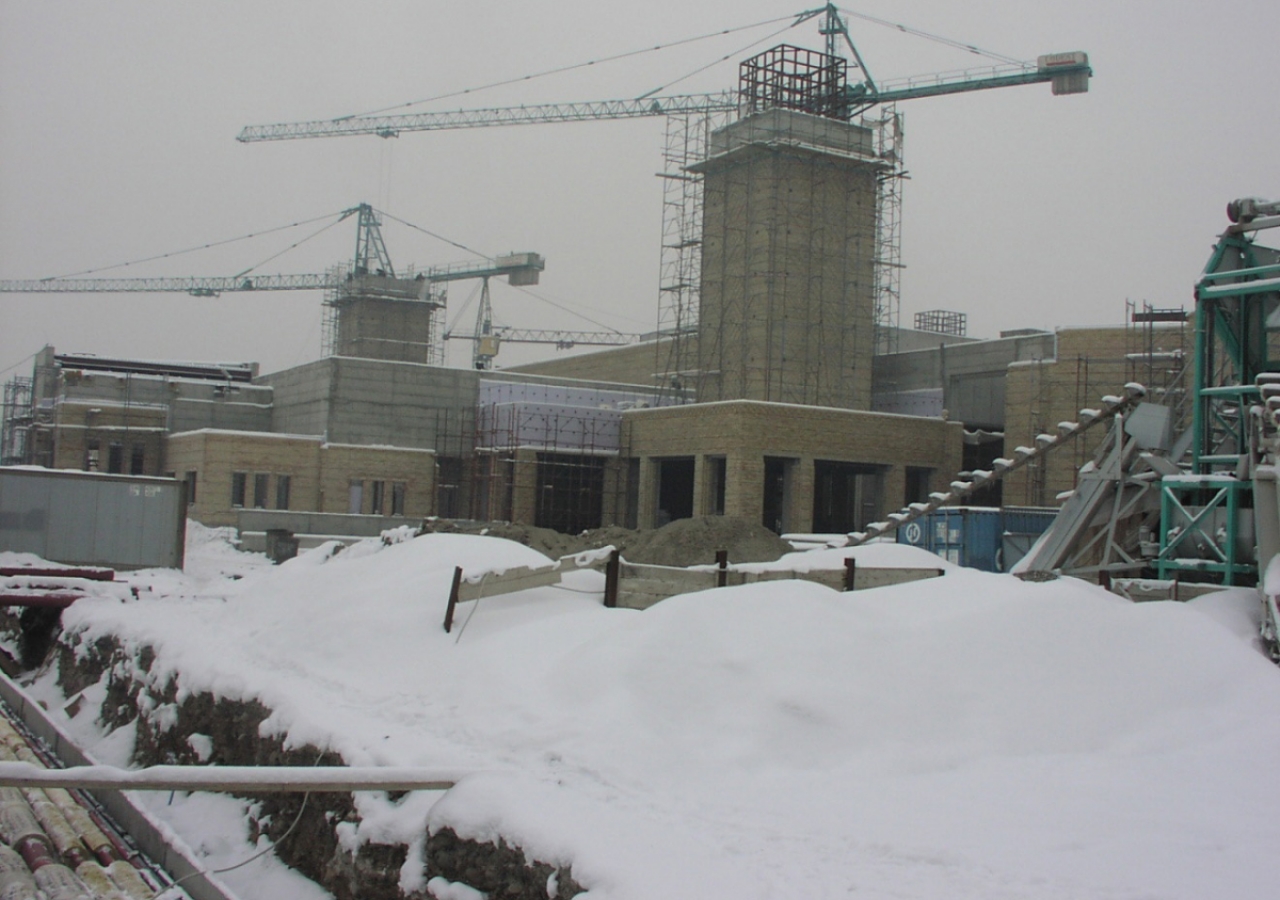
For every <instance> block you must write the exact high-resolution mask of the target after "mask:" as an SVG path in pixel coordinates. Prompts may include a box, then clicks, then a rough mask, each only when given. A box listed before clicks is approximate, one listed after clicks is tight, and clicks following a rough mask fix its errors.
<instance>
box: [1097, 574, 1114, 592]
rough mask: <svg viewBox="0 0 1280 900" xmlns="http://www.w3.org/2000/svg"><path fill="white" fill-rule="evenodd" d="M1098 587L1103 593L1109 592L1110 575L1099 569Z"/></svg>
mask: <svg viewBox="0 0 1280 900" xmlns="http://www.w3.org/2000/svg"><path fill="white" fill-rule="evenodd" d="M1098 587H1100V588H1102V589H1103V590H1104V591H1109V590H1111V573H1110V572H1109V571H1107V570H1106V569H1100V570H1099V571H1098Z"/></svg>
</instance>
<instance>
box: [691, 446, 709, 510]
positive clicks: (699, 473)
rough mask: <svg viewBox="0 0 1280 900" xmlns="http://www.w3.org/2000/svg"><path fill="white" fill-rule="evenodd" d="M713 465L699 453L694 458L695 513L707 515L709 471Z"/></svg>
mask: <svg viewBox="0 0 1280 900" xmlns="http://www.w3.org/2000/svg"><path fill="white" fill-rule="evenodd" d="M710 470H711V467H710V466H709V465H707V458H706V457H705V456H703V455H702V454H701V453H699V454H698V455H697V456H695V457H694V458H693V514H694V516H695V517H696V516H705V515H707V473H708V472H709V471H710Z"/></svg>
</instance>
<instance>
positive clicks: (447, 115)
mask: <svg viewBox="0 0 1280 900" xmlns="http://www.w3.org/2000/svg"><path fill="white" fill-rule="evenodd" d="M737 108H738V95H737V92H735V91H722V92H720V93H718V94H680V95H673V96H658V97H644V98H640V99H637V100H597V101H588V102H583V103H545V104H538V105H534V106H510V107H494V108H489V109H458V110H451V111H447V112H425V113H408V114H402V115H395V116H345V117H343V118H339V119H320V120H316V121H311V122H286V123H282V124H279V125H246V126H245V127H244V128H243V129H242V130H241V132H240V134H239V135H237V136H236V140H238V141H240V142H241V143H245V144H249V143H255V142H258V141H288V140H297V139H301V138H317V137H347V136H350V135H359V134H373V135H377V136H378V137H397V136H398V135H399V134H400V133H401V132H403V131H444V130H449V129H459V128H488V127H493V126H498V125H538V124H543V123H548V122H584V121H590V120H593V119H638V118H644V117H648V116H666V115H678V114H682V113H705V112H732V111H734V110H736V109H737Z"/></svg>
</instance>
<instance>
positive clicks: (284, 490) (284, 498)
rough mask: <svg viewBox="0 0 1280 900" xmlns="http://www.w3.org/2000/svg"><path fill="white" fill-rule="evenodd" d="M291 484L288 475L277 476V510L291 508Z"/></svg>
mask: <svg viewBox="0 0 1280 900" xmlns="http://www.w3.org/2000/svg"><path fill="white" fill-rule="evenodd" d="M289 482H290V478H289V476H288V475H277V476H276V509H288V508H289Z"/></svg>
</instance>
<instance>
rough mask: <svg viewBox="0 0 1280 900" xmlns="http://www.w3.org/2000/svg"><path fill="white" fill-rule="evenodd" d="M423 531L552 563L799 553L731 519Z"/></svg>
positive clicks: (431, 526)
mask: <svg viewBox="0 0 1280 900" xmlns="http://www.w3.org/2000/svg"><path fill="white" fill-rule="evenodd" d="M422 531H423V533H427V532H441V533H446V534H448V533H460V534H487V535H491V536H493V537H500V538H506V539H507V540H509V541H516V542H517V543H520V544H524V545H525V546H526V547H532V548H533V549H534V550H537V551H538V552H540V553H545V554H546V555H547V556H549V557H551V558H552V559H557V558H559V557H561V556H568V555H569V554H571V553H580V552H581V551H583V550H594V549H596V548H598V547H606V546H609V545H613V546H614V547H617V548H618V550H619V551H621V553H622V555H623V557H624V558H626V559H627V560H628V561H629V562H639V563H653V564H656V565H662V566H697V565H711V564H712V563H714V562H715V561H716V551H717V550H728V551H729V562H772V561H773V560H775V559H777V558H778V557H780V556H781V555H782V554H784V553H790V552H791V550H792V549H793V548H792V547H791V545H790V544H788V543H787V542H786V541H784V540H783V539H782V538H780V537H778V536H777V535H776V534H774V533H773V532H772V531H770V530H769V529H767V528H765V527H764V526H762V525H755V524H753V523H751V522H748V521H746V520H744V519H730V518H726V517H725V516H704V517H702V518H698V519H677V520H676V521H674V522H672V523H670V524H669V525H664V526H662V527H661V528H658V529H656V530H653V531H632V530H630V529H628V528H621V527H619V526H617V525H609V526H606V527H604V528H595V529H592V530H591V531H584V532H583V533H582V534H561V533H560V532H558V531H552V530H551V529H550V528H538V527H536V526H534V525H516V524H513V523H511V522H472V521H464V520H457V519H428V520H427V521H426V522H424V523H423V527H422Z"/></svg>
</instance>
